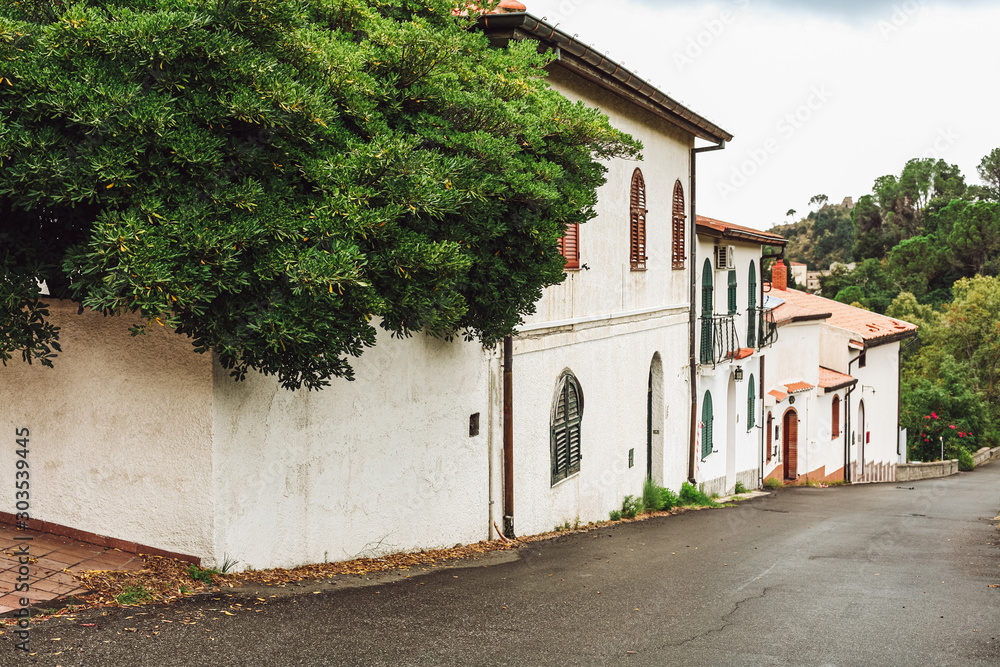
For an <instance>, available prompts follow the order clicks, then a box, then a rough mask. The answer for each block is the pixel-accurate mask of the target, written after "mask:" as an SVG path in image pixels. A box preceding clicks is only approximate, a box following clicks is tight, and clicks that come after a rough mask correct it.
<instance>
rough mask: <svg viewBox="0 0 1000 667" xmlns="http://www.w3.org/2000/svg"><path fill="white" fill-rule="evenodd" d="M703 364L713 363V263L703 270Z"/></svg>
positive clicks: (708, 261)
mask: <svg viewBox="0 0 1000 667" xmlns="http://www.w3.org/2000/svg"><path fill="white" fill-rule="evenodd" d="M701 318H702V319H701V363H703V364H706V363H709V362H710V361H712V262H711V260H708V259H706V260H705V266H704V268H703V269H702V270H701Z"/></svg>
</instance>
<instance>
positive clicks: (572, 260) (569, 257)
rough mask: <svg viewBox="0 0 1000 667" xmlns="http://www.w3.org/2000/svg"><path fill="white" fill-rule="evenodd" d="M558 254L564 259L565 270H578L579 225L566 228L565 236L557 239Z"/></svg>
mask: <svg viewBox="0 0 1000 667" xmlns="http://www.w3.org/2000/svg"><path fill="white" fill-rule="evenodd" d="M559 252H560V253H562V256H563V257H565V258H566V268H567V269H579V268H580V225H579V224H577V223H573V224H571V225H567V226H566V234H565V235H564V236H563V237H562V238H561V239H559Z"/></svg>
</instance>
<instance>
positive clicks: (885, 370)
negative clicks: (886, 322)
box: [851, 343, 899, 465]
mask: <svg viewBox="0 0 1000 667" xmlns="http://www.w3.org/2000/svg"><path fill="white" fill-rule="evenodd" d="M866 357H867V364H866V365H865V367H864V368H858V364H854V366H853V367H852V369H851V374H852V375H853V376H854V377H856V378H858V385H857V388H856V389H855V390H854V392H853V393H852V396H851V411H852V412H851V432H852V434H853V435H854V436H855V437H854V438H853V440H852V445H851V461H853V462H857V459H858V442H859V440H860V438H861V437H862V436H861V433H860V431H859V424H858V408H859V406H860V405H861V401H862V400H864V405H865V421H866V424H867V426H866V428H867V430H868V431H869V432H870V436H871V437H870V441H869V442H868V443H867V444H866V445H865V450H864V459H865V462H866V465H867V464H868V463H876V464H894V463H896V461H897V454H896V451H897V448H898V439H897V428H898V424H899V404H898V396H899V343H889V344H888V345H880V346H878V347H873V348H870V349H869V350H868V351H867V353H866Z"/></svg>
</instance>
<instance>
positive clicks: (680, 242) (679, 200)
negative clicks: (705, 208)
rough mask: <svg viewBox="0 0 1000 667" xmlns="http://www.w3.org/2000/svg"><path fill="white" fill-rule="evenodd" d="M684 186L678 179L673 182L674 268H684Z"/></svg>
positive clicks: (672, 253)
mask: <svg viewBox="0 0 1000 667" xmlns="http://www.w3.org/2000/svg"><path fill="white" fill-rule="evenodd" d="M684 217H685V215H684V188H683V187H682V186H681V182H680V181H679V180H678V181H677V182H676V183H674V207H673V212H672V214H671V233H672V234H673V236H674V238H673V247H672V252H671V256H672V259H673V267H674V268H675V269H683V268H684Z"/></svg>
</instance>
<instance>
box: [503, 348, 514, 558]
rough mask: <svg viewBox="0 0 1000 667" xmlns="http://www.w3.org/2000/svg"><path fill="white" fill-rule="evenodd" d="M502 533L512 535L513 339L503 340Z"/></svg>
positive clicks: (510, 536)
mask: <svg viewBox="0 0 1000 667" xmlns="http://www.w3.org/2000/svg"><path fill="white" fill-rule="evenodd" d="M503 533H504V535H506V536H507V537H509V538H511V539H513V538H514V537H515V535H514V338H513V336H507V337H506V338H504V339H503Z"/></svg>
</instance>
